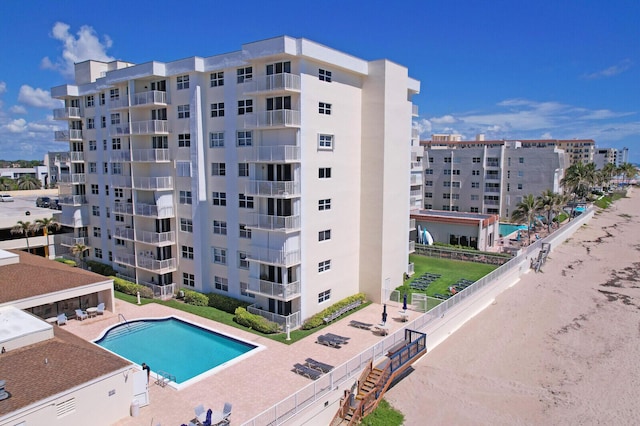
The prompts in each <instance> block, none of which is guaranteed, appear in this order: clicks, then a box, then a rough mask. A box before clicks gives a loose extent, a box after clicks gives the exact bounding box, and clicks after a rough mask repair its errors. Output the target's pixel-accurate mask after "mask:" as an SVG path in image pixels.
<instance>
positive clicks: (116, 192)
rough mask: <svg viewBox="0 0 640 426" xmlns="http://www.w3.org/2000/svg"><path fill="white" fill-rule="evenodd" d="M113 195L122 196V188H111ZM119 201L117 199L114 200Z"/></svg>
mask: <svg viewBox="0 0 640 426" xmlns="http://www.w3.org/2000/svg"><path fill="white" fill-rule="evenodd" d="M113 196H114V197H116V198H124V189H122V188H115V189H114V190H113ZM116 201H119V200H116Z"/></svg>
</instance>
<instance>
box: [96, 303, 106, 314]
mask: <svg viewBox="0 0 640 426" xmlns="http://www.w3.org/2000/svg"><path fill="white" fill-rule="evenodd" d="M96 314H98V315H104V303H98V310H97V311H96Z"/></svg>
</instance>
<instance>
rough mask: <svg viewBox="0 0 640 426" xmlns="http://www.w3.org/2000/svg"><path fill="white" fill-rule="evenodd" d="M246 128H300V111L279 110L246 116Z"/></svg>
mask: <svg viewBox="0 0 640 426" xmlns="http://www.w3.org/2000/svg"><path fill="white" fill-rule="evenodd" d="M244 126H245V127H246V128H247V129H259V128H263V127H264V128H269V127H300V111H295V110H292V109H279V110H275V111H265V112H259V113H255V114H246V115H245V118H244Z"/></svg>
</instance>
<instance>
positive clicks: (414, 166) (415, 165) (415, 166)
mask: <svg viewBox="0 0 640 426" xmlns="http://www.w3.org/2000/svg"><path fill="white" fill-rule="evenodd" d="M411 171H412V172H416V171H422V163H421V162H420V161H412V162H411Z"/></svg>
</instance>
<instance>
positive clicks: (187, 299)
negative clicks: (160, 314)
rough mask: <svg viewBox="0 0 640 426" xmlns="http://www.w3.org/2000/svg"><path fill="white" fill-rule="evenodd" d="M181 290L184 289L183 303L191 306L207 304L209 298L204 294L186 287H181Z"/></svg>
mask: <svg viewBox="0 0 640 426" xmlns="http://www.w3.org/2000/svg"><path fill="white" fill-rule="evenodd" d="M182 291H184V303H188V304H189V305H193V306H207V305H208V304H209V298H208V297H207V295H206V294H202V293H198V292H197V291H194V290H187V289H182Z"/></svg>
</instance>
